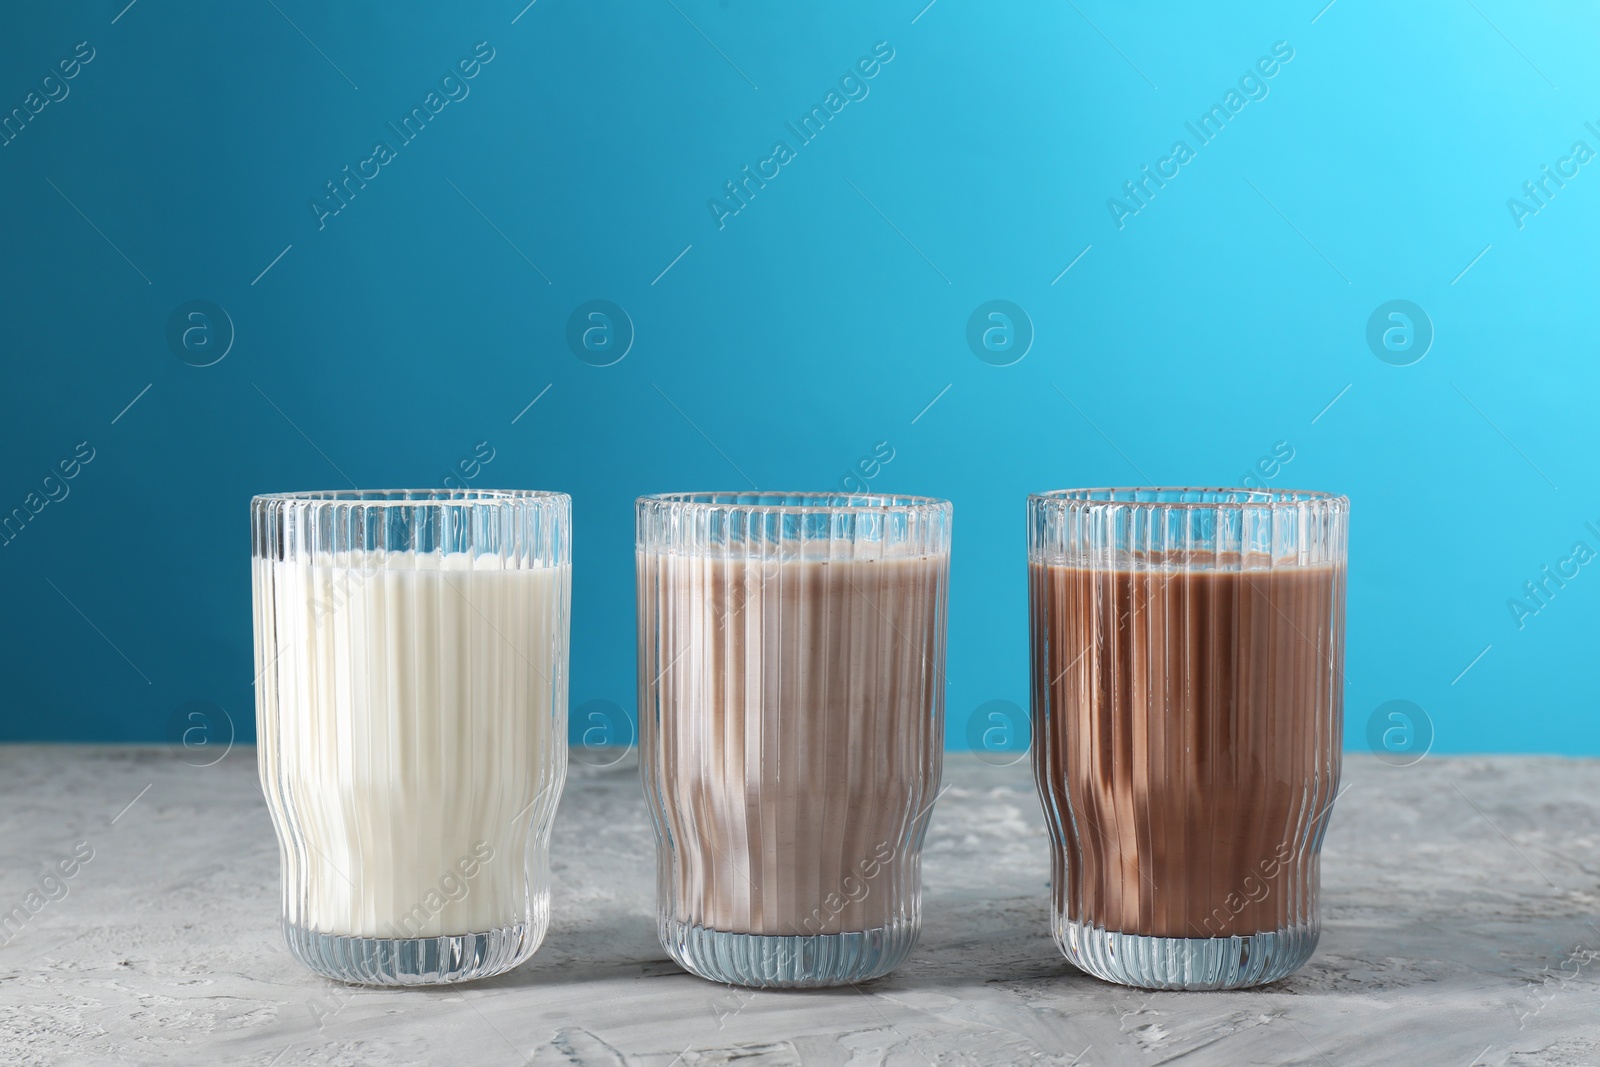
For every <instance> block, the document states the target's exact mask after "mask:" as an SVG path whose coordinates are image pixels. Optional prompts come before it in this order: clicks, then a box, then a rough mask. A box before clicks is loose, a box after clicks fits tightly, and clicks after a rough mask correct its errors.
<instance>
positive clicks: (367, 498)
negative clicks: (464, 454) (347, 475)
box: [250, 489, 572, 507]
mask: <svg viewBox="0 0 1600 1067" xmlns="http://www.w3.org/2000/svg"><path fill="white" fill-rule="evenodd" d="M571 499H572V498H571V497H570V496H569V495H568V494H566V493H562V492H558V491H555V490H550V489H307V490H301V491H298V492H291V493H257V494H256V495H255V496H252V497H251V498H250V503H251V504H252V505H260V504H277V503H290V504H360V505H364V506H367V507H431V506H442V505H447V504H458V505H459V504H510V503H528V502H537V501H550V502H560V501H569V500H571Z"/></svg>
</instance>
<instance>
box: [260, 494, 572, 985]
mask: <svg viewBox="0 0 1600 1067" xmlns="http://www.w3.org/2000/svg"><path fill="white" fill-rule="evenodd" d="M250 510H251V526H252V567H253V568H254V591H255V597H254V600H255V647H256V671H257V679H256V736H257V745H258V752H259V760H260V771H261V785H262V788H263V790H264V791H265V792H266V797H267V806H268V808H269V809H270V810H271V814H272V822H273V826H274V827H275V829H276V830H277V834H278V846H279V853H280V856H281V858H282V861H283V862H282V869H283V930H284V936H285V938H286V939H287V941H288V943H289V948H290V950H291V951H292V952H293V953H294V955H295V956H296V957H297V958H298V959H299V960H300V961H301V962H302V963H304V964H305V965H306V966H307V967H309V968H311V969H312V970H313V971H316V972H317V973H319V974H323V975H326V976H328V977H330V978H335V979H339V980H341V981H345V982H360V983H364V984H371V985H429V984H435V983H442V982H460V981H467V980H470V979H474V978H485V977H488V976H490V975H495V974H500V973H502V972H504V971H508V970H510V969H511V968H513V967H515V966H517V965H518V964H520V963H522V962H523V961H524V960H526V959H527V958H528V957H529V956H531V955H532V954H533V952H534V950H535V949H537V948H538V947H539V943H540V941H542V940H543V939H544V935H545V930H546V928H547V927H548V925H549V918H550V864H549V855H550V827H551V822H552V820H553V817H554V815H555V809H556V801H557V799H558V798H559V796H560V793H561V786H562V783H563V782H564V781H565V778H566V769H567V758H566V757H567V746H566V732H567V629H568V619H569V603H570V599H571V595H570V590H571V578H570V575H571V561H572V518H571V516H572V508H571V498H570V497H568V496H567V495H565V494H563V493H546V492H534V491H522V490H513V491H499V490H485V489H468V490H435V489H395V490H360V491H349V492H344V491H336V492H315V493H280V494H272V495H267V496H258V497H256V498H255V499H254V500H252V501H251V509H250Z"/></svg>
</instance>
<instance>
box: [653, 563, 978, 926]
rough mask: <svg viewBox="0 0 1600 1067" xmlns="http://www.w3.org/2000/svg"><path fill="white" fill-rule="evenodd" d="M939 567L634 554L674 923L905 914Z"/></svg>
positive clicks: (933, 759) (937, 648)
mask: <svg viewBox="0 0 1600 1067" xmlns="http://www.w3.org/2000/svg"><path fill="white" fill-rule="evenodd" d="M820 548H821V550H822V551H825V550H826V548H827V543H826V542H824V543H823V544H822V546H820ZM879 550H880V551H881V547H880V549H879ZM847 553H848V549H846V550H844V551H838V552H836V553H835V554H838V555H846V554H847ZM948 566H949V557H948V555H947V554H944V553H941V554H938V555H910V554H903V555H898V556H897V555H895V554H894V550H893V549H891V550H890V555H889V557H888V558H859V557H858V558H854V559H850V558H845V559H815V558H796V559H786V560H783V561H777V560H767V561H765V562H763V561H760V560H749V559H737V558H718V557H713V556H709V555H678V554H663V553H658V552H650V551H641V552H640V553H639V557H638V581H639V590H638V591H639V608H640V612H641V615H640V618H641V619H644V620H657V622H655V624H654V625H653V626H650V625H642V626H641V627H640V635H639V642H640V647H639V669H640V671H641V678H640V683H641V685H640V689H641V693H643V694H644V695H645V699H644V700H641V707H640V716H641V732H640V746H641V747H640V754H641V758H642V759H643V760H644V761H645V783H646V788H647V790H651V791H653V792H654V793H655V796H653V797H652V798H651V800H652V803H651V805H650V806H651V809H652V811H653V812H654V814H655V817H656V819H657V829H658V831H659V832H660V834H661V836H662V841H663V843H662V846H661V847H660V848H658V849H657V856H658V859H659V865H658V866H659V892H660V893H661V896H662V901H663V907H664V908H668V910H669V911H670V913H671V914H672V915H673V917H674V918H675V919H676V920H677V921H679V922H682V923H687V924H691V925H696V926H701V927H705V928H709V929H712V930H716V931H726V932H731V933H741V934H767V935H799V936H805V935H813V934H836V933H841V932H847V931H866V930H873V929H877V928H880V927H884V926H887V925H890V924H891V923H894V922H896V921H900V920H911V919H914V918H915V915H916V909H917V890H918V888H919V884H920V858H919V856H918V852H919V851H920V844H921V838H922V834H923V832H924V830H925V828H926V825H927V820H928V809H929V808H930V807H931V805H932V803H933V800H934V797H935V794H936V792H937V789H938V782H939V772H940V760H941V752H942V746H943V737H942V729H941V719H942V715H941V712H942V707H943V703H942V686H943V679H942V677H940V674H939V671H938V670H937V665H938V664H940V663H942V662H943V659H942V651H943V648H942V646H943V643H944V631H945V625H944V614H945V588H946V575H947V573H948Z"/></svg>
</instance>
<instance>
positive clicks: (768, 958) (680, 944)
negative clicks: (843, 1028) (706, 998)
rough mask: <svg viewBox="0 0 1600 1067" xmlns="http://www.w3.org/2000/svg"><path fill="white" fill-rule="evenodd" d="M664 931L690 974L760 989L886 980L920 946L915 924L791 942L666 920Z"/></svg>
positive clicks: (905, 922)
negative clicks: (882, 978)
mask: <svg viewBox="0 0 1600 1067" xmlns="http://www.w3.org/2000/svg"><path fill="white" fill-rule="evenodd" d="M659 932H660V934H661V944H662V946H663V947H665V948H666V950H667V954H668V955H669V956H671V957H672V958H673V959H674V960H675V961H677V963H678V965H679V966H681V967H682V968H683V969H684V970H686V971H688V972H689V973H690V974H697V975H699V976H700V977H701V978H709V979H711V980H712V981H713V982H727V983H728V984H730V985H742V986H752V987H754V988H757V989H816V988H819V987H822V986H836V985H851V984H853V983H856V982H865V981H868V980H870V979H873V978H880V977H882V976H883V975H886V974H888V973H889V972H890V971H892V970H894V969H895V968H896V967H898V966H900V964H901V963H902V962H904V961H905V958H906V957H907V956H909V955H910V954H911V949H912V947H913V946H915V945H916V943H917V923H916V922H915V921H914V920H910V919H907V920H903V921H900V922H896V923H891V924H889V925H888V926H880V927H877V928H876V929H872V930H863V931H857V932H852V933H842V934H815V935H810V936H804V937H785V936H782V935H777V934H735V933H728V932H727V931H724V930H710V929H707V928H706V927H704V926H692V925H690V924H688V923H682V922H678V921H677V920H675V919H666V918H663V919H662V920H661V921H660V923H659Z"/></svg>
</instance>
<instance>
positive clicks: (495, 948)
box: [283, 922, 544, 986]
mask: <svg viewBox="0 0 1600 1067" xmlns="http://www.w3.org/2000/svg"><path fill="white" fill-rule="evenodd" d="M283 939H284V940H285V941H287V942H288V943H289V951H290V952H292V953H293V954H294V957H295V959H297V960H299V961H300V962H301V963H303V964H305V965H306V966H307V967H309V968H311V969H312V970H313V971H315V972H316V973H318V974H320V975H323V976H324V977H326V978H332V979H335V980H337V981H340V982H353V983H355V984H358V985H386V986H404V985H445V984H448V983H451V982H470V981H472V980H474V979H476V978H490V977H493V976H494V975H497V974H504V973H505V972H506V971H509V970H511V968H513V967H515V966H517V965H518V964H520V963H522V962H523V961H524V960H526V959H527V958H528V957H529V956H531V955H533V953H534V950H535V949H537V948H538V947H539V943H540V942H541V941H543V940H544V929H543V928H542V927H541V928H538V929H535V927H534V924H532V923H513V924H512V925H510V926H502V927H500V928H499V929H497V930H488V931H486V932H484V933H481V934H457V935H454V936H448V937H410V938H396V937H345V936H343V935H340V934H323V933H318V932H316V931H315V930H305V929H302V928H300V927H298V926H294V925H292V924H290V923H287V922H286V923H284V924H283Z"/></svg>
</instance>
